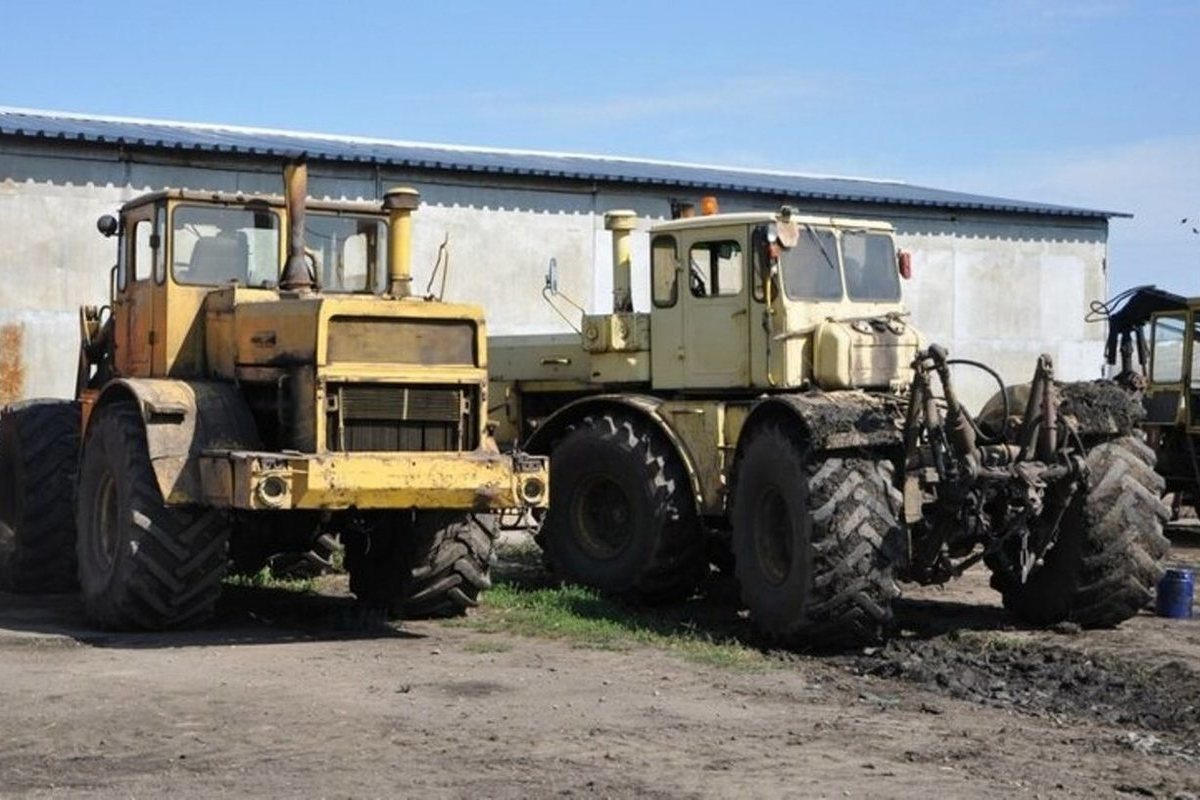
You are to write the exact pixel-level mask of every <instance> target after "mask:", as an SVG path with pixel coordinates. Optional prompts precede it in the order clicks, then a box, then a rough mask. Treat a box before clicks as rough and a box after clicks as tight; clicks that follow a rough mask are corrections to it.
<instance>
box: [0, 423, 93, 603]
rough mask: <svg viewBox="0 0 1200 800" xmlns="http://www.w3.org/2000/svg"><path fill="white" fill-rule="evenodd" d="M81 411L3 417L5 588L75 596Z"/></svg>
mask: <svg viewBox="0 0 1200 800" xmlns="http://www.w3.org/2000/svg"><path fill="white" fill-rule="evenodd" d="M78 459H79V405H78V404H77V403H73V402H69V401H61V400H35V401H31V402H28V403H23V404H21V405H18V406H14V407H12V408H10V409H8V410H6V411H5V412H4V414H3V415H0V589H5V590H7V591H13V592H70V591H74V590H75V586H76V583H75V512H74V505H75V472H76V468H77V466H78Z"/></svg>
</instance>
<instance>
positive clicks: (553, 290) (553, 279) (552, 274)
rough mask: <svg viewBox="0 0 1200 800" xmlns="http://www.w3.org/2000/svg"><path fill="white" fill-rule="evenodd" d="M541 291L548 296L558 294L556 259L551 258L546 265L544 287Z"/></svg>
mask: <svg viewBox="0 0 1200 800" xmlns="http://www.w3.org/2000/svg"><path fill="white" fill-rule="evenodd" d="M543 291H547V292H549V293H550V294H554V295H556V294H558V259H556V258H551V259H550V263H549V264H547V265H546V286H545V288H544V290H543Z"/></svg>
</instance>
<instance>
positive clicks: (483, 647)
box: [463, 639, 512, 653]
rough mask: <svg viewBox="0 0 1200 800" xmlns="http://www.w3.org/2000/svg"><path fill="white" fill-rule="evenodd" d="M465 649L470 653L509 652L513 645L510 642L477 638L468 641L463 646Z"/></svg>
mask: <svg viewBox="0 0 1200 800" xmlns="http://www.w3.org/2000/svg"><path fill="white" fill-rule="evenodd" d="M463 650H466V651H467V652H468V653H507V652H508V651H509V650H512V645H511V644H509V643H508V642H489V641H487V640H486V639H482V640H481V639H477V640H475V641H471V642H467V643H466V644H465V645H464V646H463Z"/></svg>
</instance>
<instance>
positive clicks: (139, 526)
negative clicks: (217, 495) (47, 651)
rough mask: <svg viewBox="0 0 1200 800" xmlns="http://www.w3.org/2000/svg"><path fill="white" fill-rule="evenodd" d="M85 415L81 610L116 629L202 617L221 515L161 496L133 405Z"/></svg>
mask: <svg viewBox="0 0 1200 800" xmlns="http://www.w3.org/2000/svg"><path fill="white" fill-rule="evenodd" d="M95 414H96V416H95V418H94V419H93V420H92V423H91V425H90V426H89V430H88V435H87V439H86V441H85V442H84V446H83V458H82V460H81V463H80V469H79V500H78V504H77V516H76V523H77V526H78V530H79V540H78V544H77V554H78V559H79V585H80V591H81V594H82V598H83V607H84V610H85V612H86V613H87V615H88V617H89V618H91V619H92V620H93V621H94V622H95V623H96V624H98V625H100V626H102V627H104V628H109V629H116V630H131V629H132V630H161V629H166V628H184V627H191V626H194V625H198V624H200V623H202V622H204V621H205V620H207V619H208V618H209V617H210V616H212V612H213V607H214V605H215V604H216V601H217V596H218V595H219V594H220V591H221V579H222V578H223V577H224V575H225V570H226V567H227V565H228V561H227V552H226V551H227V547H228V541H229V525H228V520H227V519H226V517H225V515H224V514H223V513H222V512H220V511H219V510H217V509H191V508H183V507H176V506H167V505H165V504H164V503H163V498H162V494H161V493H160V492H159V488H158V483H157V481H156V480H155V477H154V470H153V469H152V468H151V466H150V458H149V455H148V454H147V449H146V434H145V430H144V429H143V427H142V425H143V423H142V418H141V415H140V414H139V413H138V410H137V408H136V407H135V406H134V405H133V404H131V403H118V404H115V405H111V406H108V407H104V408H101V409H99V410H98V411H96V412H95Z"/></svg>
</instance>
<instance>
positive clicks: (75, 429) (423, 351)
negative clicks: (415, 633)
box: [0, 159, 548, 629]
mask: <svg viewBox="0 0 1200 800" xmlns="http://www.w3.org/2000/svg"><path fill="white" fill-rule="evenodd" d="M306 194H307V166H306V165H305V163H304V161H303V159H301V160H298V161H296V162H293V163H292V164H290V165H289V166H288V167H287V170H286V172H285V194H284V197H277V196H244V195H242V194H222V193H211V192H194V191H181V190H170V191H164V192H157V193H154V194H149V195H145V196H142V197H139V198H137V199H135V200H132V201H130V202H128V203H126V204H125V205H124V206H123V207H122V208H121V210H120V215H119V217H117V218H114V217H112V216H107V215H106V216H104V217H102V218H101V219H100V221H99V228H100V231H101V233H103V234H104V235H105V236H112V237H116V240H117V251H118V254H117V264H116V266H115V267H113V269H112V272H111V278H110V292H111V299H110V302H109V304H108V305H106V306H103V307H85V308H83V309H81V313H80V320H81V332H82V346H81V351H80V360H79V373H78V381H77V392H76V394H77V396H76V399H75V400H74V401H33V402H27V403H24V404H20V405H18V406H15V407H12V408H9V409H7V410H6V411H5V412H4V414H3V416H2V417H0V521H2V522H3V525H0V544H2V545H3V547H0V577H2V578H3V579H4V582H5V584H6V585H7V586H8V587H9V588H13V589H17V590H26V591H45V590H55V589H59V590H61V589H67V588H70V587H72V586H73V585H74V584H75V582H76V579H77V580H78V585H79V587H80V589H81V591H82V596H83V602H84V606H85V609H86V611H87V613H88V615H89V616H90V617H91V618H92V619H93V620H94V621H96V622H97V623H99V624H101V625H103V626H105V627H110V628H135V629H158V628H169V627H181V626H188V625H193V624H196V623H199V622H201V621H202V620H204V619H206V618H207V617H209V616H210V615H211V613H212V611H213V608H214V603H215V601H216V598H217V596H218V593H219V590H220V586H221V581H222V577H223V576H224V575H225V574H226V570H227V565H228V563H229V557H230V554H229V549H230V545H231V542H232V546H233V549H234V552H235V554H236V553H238V552H241V553H254V552H273V551H277V550H287V549H293V550H300V551H302V550H305V549H306V548H308V547H309V546H310V545H311V543H312V542H313V541H314V540H315V539H316V538H317V537H318V536H320V535H322V534H323V533H325V532H336V533H338V534H340V536H341V538H342V541H343V542H344V544H345V547H346V554H345V563H346V566H347V569H348V570H349V572H350V582H351V589H352V590H353V591H354V592H355V594H356V595H357V596H358V597H359V598H360V599H362V600H364V601H366V602H367V603H370V604H372V605H375V606H378V607H386V608H388V609H389V610H390V611H392V612H394V613H399V614H405V615H446V614H454V613H458V612H461V611H462V610H464V609H465V608H467V607H468V606H471V605H473V604H474V603H475V602H476V599H477V597H478V595H479V593H480V591H481V590H483V589H485V588H486V587H487V586H488V585H489V578H488V567H489V562H490V559H491V557H492V548H493V536H492V533H491V530H492V528H491V527H489V526H487V525H485V524H483V523H482V522H481V521H480V520H479V519H478V517H477V515H480V514H491V513H497V512H501V511H505V510H526V509H531V508H540V507H542V506H544V505H545V504H546V502H547V497H548V482H547V481H548V475H547V465H546V461H545V459H544V458H539V457H531V456H525V455H521V454H519V453H515V454H502V453H500V452H499V450H498V449H497V447H496V443H495V441H494V439H493V438H492V436H491V434H490V432H489V423H488V420H487V413H486V409H487V404H488V398H487V393H488V384H487V373H486V370H487V339H486V331H485V327H484V318H483V314H482V311H481V310H480V309H479V308H478V307H475V306H469V305H455V304H450V303H444V302H440V300H435V299H433V298H422V297H416V296H413V294H412V292H411V290H410V282H411V273H410V248H411V225H412V221H411V215H412V211H413V210H414V209H415V208H416V207H417V205H418V202H419V198H418V195H417V193H416V191H414V190H412V189H396V190H392V191H390V192H388V193H387V194H386V196H385V198H384V199H383V203H382V206H380V205H377V204H369V203H352V202H316V201H311V200H307V198H306Z"/></svg>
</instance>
